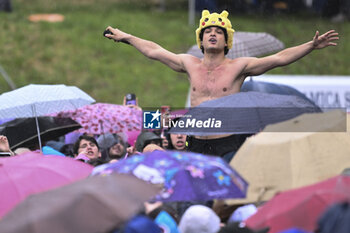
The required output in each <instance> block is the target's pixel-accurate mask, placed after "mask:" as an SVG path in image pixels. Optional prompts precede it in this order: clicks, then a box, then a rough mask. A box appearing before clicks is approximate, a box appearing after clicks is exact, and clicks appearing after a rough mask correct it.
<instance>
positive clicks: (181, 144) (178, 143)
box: [167, 133, 187, 150]
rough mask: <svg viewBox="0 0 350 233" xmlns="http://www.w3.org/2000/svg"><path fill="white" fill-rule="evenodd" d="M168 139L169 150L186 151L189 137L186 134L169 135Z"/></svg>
mask: <svg viewBox="0 0 350 233" xmlns="http://www.w3.org/2000/svg"><path fill="white" fill-rule="evenodd" d="M167 137H168V142H169V144H168V149H169V150H185V148H186V137H187V136H186V135H185V134H173V133H169V134H168V136H167Z"/></svg>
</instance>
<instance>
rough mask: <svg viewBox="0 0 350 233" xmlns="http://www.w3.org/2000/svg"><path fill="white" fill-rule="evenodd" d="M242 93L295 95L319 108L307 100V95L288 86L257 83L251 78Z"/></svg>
mask: <svg viewBox="0 0 350 233" xmlns="http://www.w3.org/2000/svg"><path fill="white" fill-rule="evenodd" d="M241 91H242V92H247V91H259V92H265V93H271V94H279V95H295V96H299V97H301V98H303V99H305V100H306V101H308V102H310V103H311V104H313V105H315V106H316V107H317V105H316V104H315V103H314V102H313V101H311V100H310V99H309V98H307V96H306V95H304V94H303V93H301V92H300V91H298V90H297V89H295V88H293V87H291V86H288V85H283V84H277V83H269V82H261V81H255V80H253V79H252V78H251V79H250V80H247V81H245V82H243V85H242V87H241Z"/></svg>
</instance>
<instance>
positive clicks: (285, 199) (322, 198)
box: [245, 175, 350, 233]
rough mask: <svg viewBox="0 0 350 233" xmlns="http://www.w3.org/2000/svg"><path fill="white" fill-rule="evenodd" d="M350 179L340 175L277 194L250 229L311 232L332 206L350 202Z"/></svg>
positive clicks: (251, 220)
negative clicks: (295, 229) (294, 229)
mask: <svg viewBox="0 0 350 233" xmlns="http://www.w3.org/2000/svg"><path fill="white" fill-rule="evenodd" d="M349 191H350V177H349V176H343V175H338V176H335V177H332V178H330V179H327V180H325V181H322V182H319V183H316V184H313V185H309V186H304V187H302V188H298V189H293V190H289V191H285V192H281V193H279V194H277V195H276V196H275V197H274V198H272V199H271V200H270V201H268V202H267V203H265V204H264V205H263V206H262V207H260V208H259V210H258V212H257V213H256V214H254V215H253V216H251V217H250V218H248V219H247V220H246V221H245V222H246V224H247V226H248V227H250V228H253V229H259V228H262V227H269V228H270V230H269V233H277V232H281V231H283V230H286V229H288V228H292V227H298V228H301V229H304V230H307V231H310V232H314V231H315V230H316V228H317V220H318V218H319V217H320V216H321V214H322V213H323V212H324V211H325V210H326V209H327V207H329V206H330V205H332V204H334V203H336V202H340V201H344V200H348V199H349V198H350V192H349Z"/></svg>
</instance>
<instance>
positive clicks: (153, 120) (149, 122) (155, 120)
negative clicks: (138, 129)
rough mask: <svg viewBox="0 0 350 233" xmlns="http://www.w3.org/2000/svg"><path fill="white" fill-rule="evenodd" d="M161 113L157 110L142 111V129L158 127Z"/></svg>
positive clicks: (159, 126)
mask: <svg viewBox="0 0 350 233" xmlns="http://www.w3.org/2000/svg"><path fill="white" fill-rule="evenodd" d="M161 115H162V114H161V113H160V112H159V109H158V110H157V111H144V112H143V128H144V129H160V128H161V124H160V116H161Z"/></svg>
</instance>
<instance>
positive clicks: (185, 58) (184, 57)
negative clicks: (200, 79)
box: [179, 53, 202, 63]
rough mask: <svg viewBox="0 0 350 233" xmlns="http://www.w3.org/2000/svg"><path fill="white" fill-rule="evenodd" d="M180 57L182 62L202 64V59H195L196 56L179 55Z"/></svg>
mask: <svg viewBox="0 0 350 233" xmlns="http://www.w3.org/2000/svg"><path fill="white" fill-rule="evenodd" d="M179 55H180V56H181V59H182V60H183V61H184V62H190V63H201V62H202V59H200V58H198V57H196V56H193V55H191V54H185V53H183V54H179Z"/></svg>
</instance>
